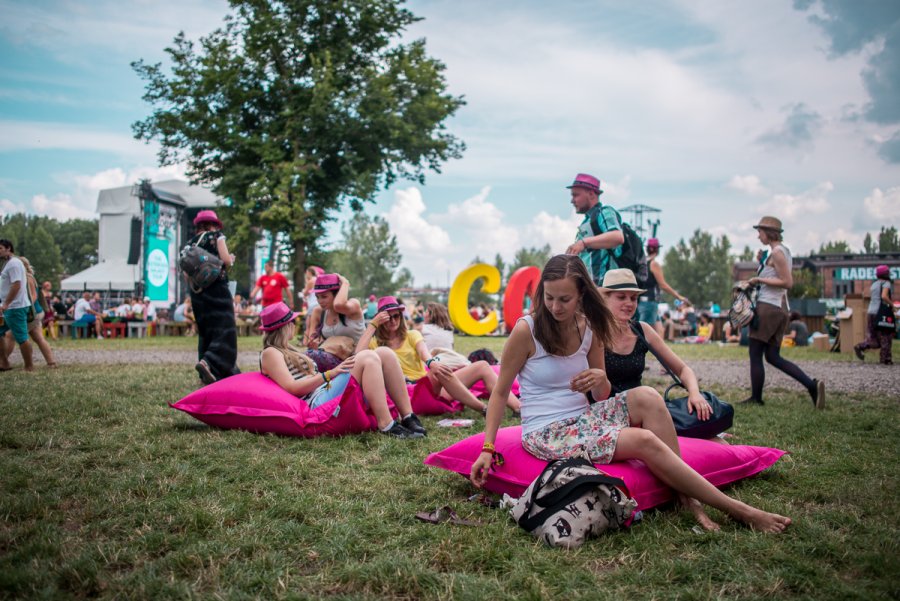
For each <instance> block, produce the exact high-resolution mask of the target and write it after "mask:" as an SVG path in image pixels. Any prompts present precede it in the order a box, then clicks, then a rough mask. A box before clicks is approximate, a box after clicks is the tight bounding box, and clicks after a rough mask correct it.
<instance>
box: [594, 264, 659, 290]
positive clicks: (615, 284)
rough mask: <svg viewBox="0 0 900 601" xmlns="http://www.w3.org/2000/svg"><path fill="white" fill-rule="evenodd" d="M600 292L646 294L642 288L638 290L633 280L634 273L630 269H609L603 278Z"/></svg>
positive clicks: (635, 281)
mask: <svg viewBox="0 0 900 601" xmlns="http://www.w3.org/2000/svg"><path fill="white" fill-rule="evenodd" d="M600 290H604V291H608V292H613V291H616V292H637V293H638V294H642V293H644V292H647V291H646V290H644V289H643V288H638V285H637V280H636V279H634V272H633V271H631V270H630V269H610V270H609V271H607V272H606V275H604V276H603V285H602V286H600Z"/></svg>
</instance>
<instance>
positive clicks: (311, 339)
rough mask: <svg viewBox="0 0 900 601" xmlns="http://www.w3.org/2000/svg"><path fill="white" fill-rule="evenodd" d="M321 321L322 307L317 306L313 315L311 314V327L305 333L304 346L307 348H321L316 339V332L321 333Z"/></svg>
mask: <svg viewBox="0 0 900 601" xmlns="http://www.w3.org/2000/svg"><path fill="white" fill-rule="evenodd" d="M321 321H322V307H319V306H317V307H315V308H314V309H313V310H312V313H310V315H309V327H307V328H306V331H305V332H304V333H303V344H305V345H306V348H311V349H317V348H319V341H318V339H317V337H316V332H318V331H319V322H321Z"/></svg>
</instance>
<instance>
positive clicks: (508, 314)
mask: <svg viewBox="0 0 900 601" xmlns="http://www.w3.org/2000/svg"><path fill="white" fill-rule="evenodd" d="M540 281H541V270H540V269H538V268H537V267H520V268H519V269H517V270H516V272H515V273H514V274H512V277H511V278H509V283H507V284H506V291H505V292H504V293H503V323H505V324H506V331H507V332H512V329H513V326H515V325H516V322H517V321H519V318H520V317H522V303H523V301H524V300H525V296H526V295H529V296H530V295H533V294H534V291H535V289H536V288H537V285H538V282H540Z"/></svg>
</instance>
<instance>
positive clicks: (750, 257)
mask: <svg viewBox="0 0 900 601" xmlns="http://www.w3.org/2000/svg"><path fill="white" fill-rule="evenodd" d="M737 259H738V261H755V260H756V253H755V252H753V249H752V248H750V246H748V245H746V244H745V245H744V250H742V251H741V254H740V255H738V257H737Z"/></svg>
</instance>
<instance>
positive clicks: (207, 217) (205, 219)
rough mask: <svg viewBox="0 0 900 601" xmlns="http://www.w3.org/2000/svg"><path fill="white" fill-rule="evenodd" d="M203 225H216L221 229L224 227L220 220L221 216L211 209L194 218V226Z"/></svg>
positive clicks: (204, 210)
mask: <svg viewBox="0 0 900 601" xmlns="http://www.w3.org/2000/svg"><path fill="white" fill-rule="evenodd" d="M201 223H215V224H216V225H218V226H219V227H222V222H221V221H220V220H219V216H218V215H216V212H215V211H213V210H211V209H203V210H202V211H200V212H199V213H197V216H196V217H194V225H199V224H201Z"/></svg>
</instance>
